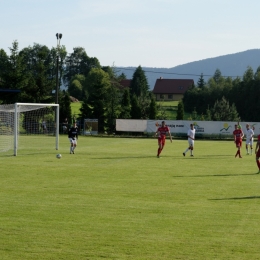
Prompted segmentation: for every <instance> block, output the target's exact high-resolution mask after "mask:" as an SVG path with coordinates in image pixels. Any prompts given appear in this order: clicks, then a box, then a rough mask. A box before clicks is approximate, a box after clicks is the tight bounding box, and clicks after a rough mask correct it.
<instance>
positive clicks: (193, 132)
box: [187, 128, 195, 139]
mask: <svg viewBox="0 0 260 260" xmlns="http://www.w3.org/2000/svg"><path fill="white" fill-rule="evenodd" d="M187 135H188V136H190V137H191V138H193V139H194V138H195V128H194V129H189V130H188V133H187Z"/></svg>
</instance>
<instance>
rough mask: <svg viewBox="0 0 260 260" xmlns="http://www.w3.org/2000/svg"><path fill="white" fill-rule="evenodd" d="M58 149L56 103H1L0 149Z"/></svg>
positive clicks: (57, 110) (5, 150) (15, 150)
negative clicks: (43, 147)
mask: <svg viewBox="0 0 260 260" xmlns="http://www.w3.org/2000/svg"><path fill="white" fill-rule="evenodd" d="M43 144H44V146H45V147H46V146H48V147H49V148H51V147H53V148H54V147H55V148H56V150H58V149H59V105H58V104H40V103H15V104H9V105H0V152H7V151H10V150H12V149H13V151H14V155H15V156H16V155H17V151H18V149H19V150H22V149H25V150H30V151H35V149H40V148H41V147H42V146H43Z"/></svg>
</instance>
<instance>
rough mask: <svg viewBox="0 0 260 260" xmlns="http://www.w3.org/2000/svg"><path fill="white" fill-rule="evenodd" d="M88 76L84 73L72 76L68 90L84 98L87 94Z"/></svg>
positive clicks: (72, 94)
mask: <svg viewBox="0 0 260 260" xmlns="http://www.w3.org/2000/svg"><path fill="white" fill-rule="evenodd" d="M86 89H87V86H86V77H85V76H84V75H82V74H77V75H75V76H73V77H72V79H71V82H70V83H69V86H68V92H69V94H70V95H71V96H73V97H74V98H77V99H78V100H82V99H83V96H84V95H87V94H86V93H87V91H86Z"/></svg>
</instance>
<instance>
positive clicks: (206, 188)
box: [0, 136, 260, 260]
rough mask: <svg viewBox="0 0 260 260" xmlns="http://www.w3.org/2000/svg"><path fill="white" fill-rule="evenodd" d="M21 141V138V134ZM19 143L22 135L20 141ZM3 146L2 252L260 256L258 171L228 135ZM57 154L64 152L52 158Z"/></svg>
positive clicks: (11, 255) (7, 255)
mask: <svg viewBox="0 0 260 260" xmlns="http://www.w3.org/2000/svg"><path fill="white" fill-rule="evenodd" d="M26 142H27V141H26ZM26 142H25V143H26ZM38 142H39V143H38V144H37V148H36V149H35V150H27V149H26V145H25V146H24V147H23V149H21V150H19V151H18V156H17V157H14V156H12V155H11V154H12V153H0V161H1V170H0V177H1V182H0V190H1V192H0V223H1V224H0V228H1V235H0V256H1V257H0V258H1V259H6V260H7V259H8V260H10V259H15V260H17V259H77V260H78V259H120V260H121V259H133V260H139V259H140V260H144V259H171V260H172V259H259V258H260V248H259V245H260V225H259V221H260V190H259V187H260V175H259V174H256V172H258V169H257V166H256V163H255V156H254V155H253V156H250V155H245V147H243V149H242V156H243V158H242V159H239V158H235V157H234V155H235V153H236V148H235V145H234V143H233V142H232V141H202V140H196V141H195V149H194V158H192V157H190V156H189V154H188V153H187V154H186V157H183V155H182V152H183V151H184V150H185V149H186V148H187V140H173V143H170V141H169V140H167V142H166V146H165V148H164V150H163V152H162V154H161V156H162V158H159V159H158V158H156V152H157V140H156V139H148V138H147V139H141V138H140V139H139V138H116V137H115V138H105V137H90V136H88V137H83V136H79V140H78V147H77V149H76V150H75V154H74V155H73V154H69V141H68V139H67V137H66V136H61V137H60V149H59V151H58V152H57V151H55V149H54V144H53V146H51V145H49V143H48V142H47V143H46V142H45V141H40V140H38ZM57 153H61V154H62V159H56V154H57Z"/></svg>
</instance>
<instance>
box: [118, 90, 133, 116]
mask: <svg viewBox="0 0 260 260" xmlns="http://www.w3.org/2000/svg"><path fill="white" fill-rule="evenodd" d="M119 118H122V119H129V118H131V99H130V92H129V88H125V89H124V92H123V96H122V100H121V112H120V115H119Z"/></svg>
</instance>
